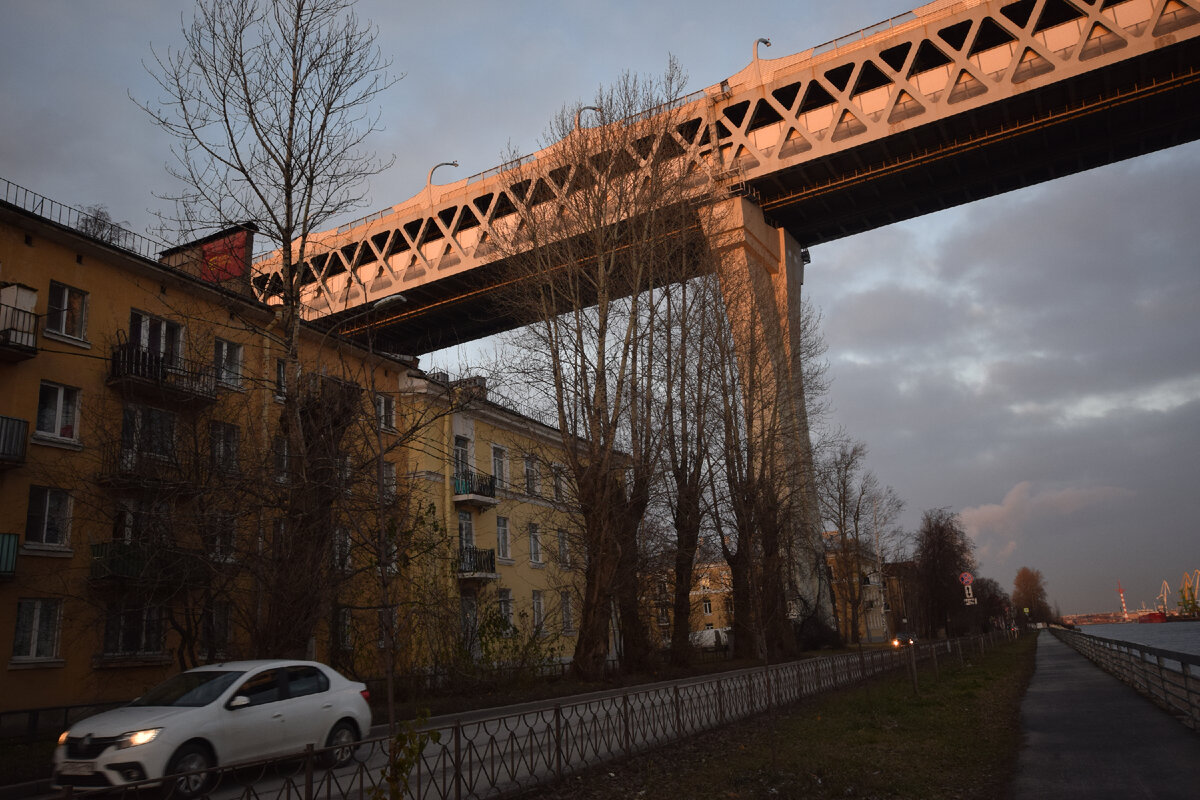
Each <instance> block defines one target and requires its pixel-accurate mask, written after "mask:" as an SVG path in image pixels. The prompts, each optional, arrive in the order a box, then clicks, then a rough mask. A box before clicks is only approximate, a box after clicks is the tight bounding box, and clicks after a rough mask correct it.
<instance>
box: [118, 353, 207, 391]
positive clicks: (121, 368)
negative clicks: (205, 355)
mask: <svg viewBox="0 0 1200 800" xmlns="http://www.w3.org/2000/svg"><path fill="white" fill-rule="evenodd" d="M108 385H109V386H112V387H114V388H120V389H125V390H127V391H129V392H130V393H131V394H132V395H135V396H137V397H139V398H142V399H145V400H150V401H158V402H168V403H211V402H214V401H215V400H216V399H217V382H216V375H215V370H214V369H213V365H212V364H209V363H204V362H200V361H194V360H192V359H188V358H181V357H179V356H174V355H163V354H162V353H159V352H157V351H154V350H149V349H147V348H144V347H141V346H139V345H135V344H133V343H132V342H125V343H123V344H118V345H116V346H115V347H113V350H112V363H111V365H110V370H109V374H108Z"/></svg>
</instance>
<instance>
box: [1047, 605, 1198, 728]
mask: <svg viewBox="0 0 1200 800" xmlns="http://www.w3.org/2000/svg"><path fill="white" fill-rule="evenodd" d="M1052 630H1053V633H1054V635H1055V636H1057V637H1058V638H1059V639H1060V640H1062V641H1063V642H1064V643H1065V644H1067V645H1068V646H1070V647H1071V648H1073V649H1074V650H1076V651H1077V652H1079V653H1080V654H1081V655H1084V656H1086V657H1087V658H1088V659H1089V660H1090V661H1092V662H1093V663H1095V664H1096V666H1098V667H1100V669H1102V670H1104V671H1105V672H1107V673H1109V674H1110V675H1113V676H1115V677H1116V678H1118V679H1119V680H1121V681H1123V682H1125V683H1127V684H1129V685H1130V686H1132V687H1133V688H1134V689H1136V690H1137V691H1138V692H1140V693H1141V694H1143V695H1145V696H1146V697H1148V698H1150V699H1151V700H1153V701H1154V702H1155V703H1157V704H1158V705H1159V706H1161V707H1162V708H1165V709H1166V710H1167V711H1169V712H1171V713H1172V714H1174V715H1175V716H1176V717H1178V718H1179V720H1180V721H1181V722H1182V723H1183V724H1184V725H1187V726H1188V727H1189V728H1191V729H1192V730H1194V731H1200V677H1198V673H1200V656H1194V655H1192V654H1190V653H1177V652H1175V651H1174V650H1162V649H1160V648H1157V647H1148V646H1146V645H1141V644H1134V643H1133V642H1121V641H1117V640H1116V639H1103V638H1101V637H1099V636H1089V635H1087V634H1084V633H1079V632H1078V631H1071V630H1066V629H1065V628H1054V629H1052Z"/></svg>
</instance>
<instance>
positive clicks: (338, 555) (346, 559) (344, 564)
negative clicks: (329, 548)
mask: <svg viewBox="0 0 1200 800" xmlns="http://www.w3.org/2000/svg"><path fill="white" fill-rule="evenodd" d="M350 550H351V541H350V532H349V531H348V530H346V529H345V528H334V530H333V566H334V568H335V569H336V570H337V571H338V572H349V571H350V568H351V566H352V560H351V556H350Z"/></svg>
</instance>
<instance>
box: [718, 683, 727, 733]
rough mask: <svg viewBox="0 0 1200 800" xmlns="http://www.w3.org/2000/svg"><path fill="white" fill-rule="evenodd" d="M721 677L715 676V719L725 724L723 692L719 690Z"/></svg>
mask: <svg viewBox="0 0 1200 800" xmlns="http://www.w3.org/2000/svg"><path fill="white" fill-rule="evenodd" d="M722 682H723V679H721V678H717V719H719V720H720V721H721V724H722V725H724V724H725V694H724V692H722V691H721V683H722Z"/></svg>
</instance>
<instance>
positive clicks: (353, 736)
mask: <svg viewBox="0 0 1200 800" xmlns="http://www.w3.org/2000/svg"><path fill="white" fill-rule="evenodd" d="M325 746H326V747H327V748H331V749H329V750H326V751H325V753H324V755H323V756H322V761H323V762H324V765H325V766H326V767H340V766H342V765H344V764H348V763H349V762H350V759H352V758H354V751H355V750H356V749H357V748H358V728H356V727H355V726H354V723H352V722H349V721H348V720H344V719H343V720H340V721H339V722H338V723H337V724H336V725H334V726H333V730H331V731H329V736H328V737H326V739H325Z"/></svg>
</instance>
